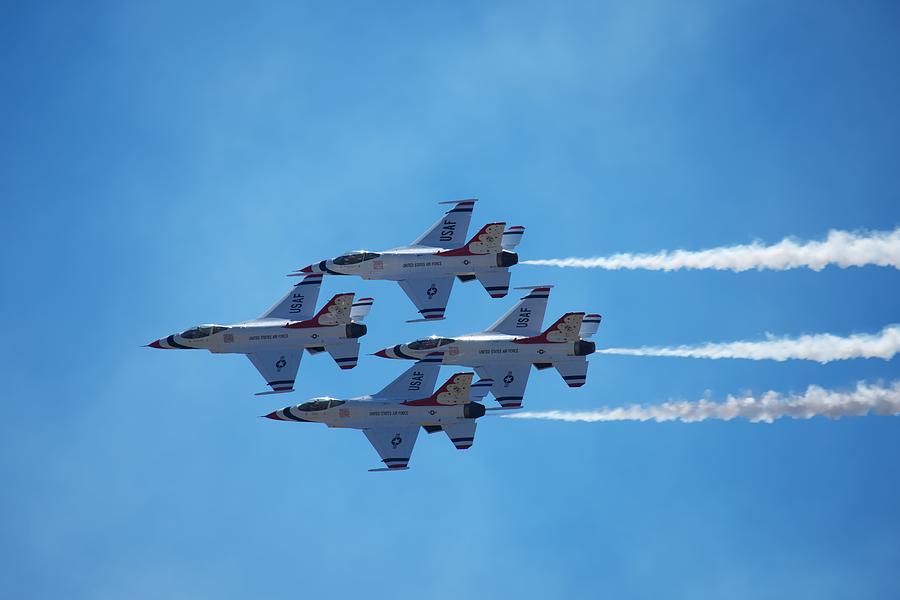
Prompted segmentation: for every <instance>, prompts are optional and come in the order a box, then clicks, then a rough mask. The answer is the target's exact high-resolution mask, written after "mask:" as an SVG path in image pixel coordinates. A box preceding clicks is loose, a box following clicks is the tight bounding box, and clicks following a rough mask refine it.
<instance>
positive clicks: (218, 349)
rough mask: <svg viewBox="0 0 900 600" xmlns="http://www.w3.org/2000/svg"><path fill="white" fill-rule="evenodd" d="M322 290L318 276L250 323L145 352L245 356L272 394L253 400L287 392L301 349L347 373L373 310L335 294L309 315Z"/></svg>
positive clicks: (210, 329)
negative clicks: (323, 356) (326, 355)
mask: <svg viewBox="0 0 900 600" xmlns="http://www.w3.org/2000/svg"><path fill="white" fill-rule="evenodd" d="M321 286H322V275H319V274H316V275H308V276H306V277H304V278H303V280H302V281H301V282H300V283H298V284H296V285H295V286H294V287H292V288H291V290H290V291H289V292H288V293H287V294H285V296H284V297H283V298H282V299H281V300H279V301H278V302H277V303H275V305H274V306H273V307H272V308H270V309H269V310H267V311H266V312H264V313H263V314H261V315H260V316H259V317H257V318H256V319H253V320H252V321H244V322H242V323H236V324H234V325H213V324H209V325H198V326H197V327H192V328H190V329H188V330H187V331H184V332H182V333H176V334H172V335H170V336H168V337H165V338H160V339H158V340H156V341H153V342H151V343H149V344H147V346H149V347H150V348H160V349H165V350H169V349H176V348H178V349H183V350H191V349H206V350H209V351H210V352H212V353H214V354H246V355H247V358H249V359H250V362H252V363H253V366H254V367H256V368H257V370H258V371H259V372H260V374H261V375H262V376H263V377H264V378H265V380H266V383H267V384H268V385H269V387H271V388H272V389H271V390H269V391H266V392H259V393H258V394H256V395H257V396H263V395H266V394H278V393H284V392H292V391H294V379H295V377H296V375H297V368H298V367H299V366H300V359H301V358H303V349H304V348H305V349H306V350H307V351H308V352H309V353H310V354H316V353H318V352H328V353H329V354H331V356H332V358H334V360H335V362H336V363H337V364H338V366H339V367H340V368H341V369H352V368H353V367H355V366H356V362H357V360H358V357H359V338H361V337H362V336H364V335H365V334H366V326H365V325H364V324H363V323H362V322H361V321H362V320H363V319H364V318H365V317H366V315H367V314H369V310H371V308H372V302H373V300H372V298H360V299H359V300H357V301H356V302H354V301H353V296H354V294H337V295H336V296H335V297H334V298H332V299H331V300H329V301H328V303H327V304H326V305H325V306H323V307H322V309H321V310H320V311H319V312H317V313H315V314H313V313H314V311H315V308H316V301H317V300H318V298H319V288H320V287H321Z"/></svg>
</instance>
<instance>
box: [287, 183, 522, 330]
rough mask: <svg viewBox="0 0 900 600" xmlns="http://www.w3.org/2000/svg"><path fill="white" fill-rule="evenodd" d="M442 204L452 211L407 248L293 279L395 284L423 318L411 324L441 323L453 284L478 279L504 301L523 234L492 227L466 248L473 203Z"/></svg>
mask: <svg viewBox="0 0 900 600" xmlns="http://www.w3.org/2000/svg"><path fill="white" fill-rule="evenodd" d="M441 204H452V205H453V207H452V208H451V209H450V210H448V211H447V212H446V213H445V214H444V216H443V217H441V218H440V219H438V221H437V223H435V224H434V225H433V226H432V227H431V228H430V229H428V231H426V232H425V233H423V234H422V235H420V236H419V237H418V238H416V240H415V241H413V242H412V244H410V245H409V246H401V247H399V248H393V249H391V250H384V251H382V252H368V251H366V250H359V251H357V252H350V253H349V254H342V255H341V256H338V257H337V258H332V259H327V260H323V261H320V262H318V263H315V264H311V265H309V266H307V267H303V268H302V269H299V270H298V271H295V272H294V273H292V275H303V274H306V273H329V274H331V275H359V276H360V277H362V278H363V279H387V280H391V281H396V282H397V283H399V284H400V287H401V288H403V291H404V292H406V295H407V296H409V299H410V300H412V302H413V304H415V305H416V308H417V309H418V310H419V314H420V315H421V316H422V318H421V319H413V320H411V321H408V322H409V323H414V322H417V321H432V320H440V319H443V318H444V311H445V310H446V308H447V301H448V300H449V298H450V290H451V288H452V287H453V280H454V278H458V279H459V280H460V281H463V282H466V281H472V280H473V279H477V280H478V281H480V282H481V285H483V286H484V289H485V290H486V291H487V293H488V294H490V296H491V298H503V297H504V296H506V293H507V292H508V291H509V267H511V266H513V265H515V264H516V263H517V262H518V261H519V256H518V255H517V254H516V253H515V252H513V251H512V250H513V248H515V247H516V246H518V245H519V242H520V241H521V240H522V234H523V233H525V228H524V227H521V226H515V227H508V228H506V223H488V224H487V225H485V226H484V227H482V228H481V229H480V230H479V231H478V233H476V234H475V235H474V236H472V239H470V240H469V241H468V242H466V243H465V244H463V240H465V239H466V232H467V231H468V230H469V221H470V220H471V219H472V209H473V207H474V206H475V200H458V201H457V200H454V201H450V202H441ZM504 228H505V229H504Z"/></svg>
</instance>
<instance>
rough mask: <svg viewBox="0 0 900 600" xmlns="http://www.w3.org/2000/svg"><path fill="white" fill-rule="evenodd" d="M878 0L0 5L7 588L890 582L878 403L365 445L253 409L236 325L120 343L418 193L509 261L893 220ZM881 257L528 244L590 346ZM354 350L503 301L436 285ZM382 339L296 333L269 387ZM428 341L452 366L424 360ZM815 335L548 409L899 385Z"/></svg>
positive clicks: (669, 337) (556, 308)
mask: <svg viewBox="0 0 900 600" xmlns="http://www.w3.org/2000/svg"><path fill="white" fill-rule="evenodd" d="M898 26H900V14H898V10H897V7H896V5H895V4H894V3H890V2H866V3H854V2H843V3H840V2H827V3H822V2H794V3H789V6H785V4H784V3H781V2H709V3H707V2H685V3H677V4H676V3H667V2H622V3H600V2H587V3H534V2H515V3H513V2H508V3H480V2H456V3H452V5H447V4H446V3H429V2H422V3H415V4H414V5H413V4H407V3H391V2H388V3H381V4H379V5H377V6H376V5H374V4H369V5H366V4H363V3H349V4H346V5H344V6H326V5H323V4H300V3H283V4H281V3H269V4H267V5H266V6H265V7H252V8H251V7H248V6H247V5H245V4H241V3H221V2H216V3H207V4H204V3H189V4H184V3H176V2H161V3H150V4H148V3H135V4H128V3H124V2H122V3H109V4H99V3H78V4H65V3H60V4H59V5H54V4H53V3H18V4H16V3H5V4H3V5H2V6H0V75H2V85H3V93H2V94H0V199H2V203H3V219H2V220H0V232H2V234H3V238H4V240H5V242H6V245H5V250H4V252H2V253H0V261H2V262H0V266H2V268H3V272H4V273H5V275H6V276H5V277H4V278H3V284H2V285H3V294H2V298H0V302H2V309H3V313H4V315H6V318H5V319H4V328H5V330H6V331H7V339H6V343H4V344H2V345H0V359H2V364H4V365H5V367H4V373H5V379H6V385H5V394H4V395H5V401H4V403H3V406H4V411H3V418H2V419H0V480H2V481H3V493H2V494H0V580H2V581H3V586H4V593H5V594H8V595H9V596H10V597H35V598H58V597H60V596H65V597H67V598H121V597H123V596H124V597H130V598H159V597H167V598H240V597H247V596H256V597H270V598H279V597H296V596H297V595H302V596H310V597H312V596H314V595H323V594H327V595H329V596H337V595H347V596H349V595H351V594H352V595H355V596H359V595H364V596H367V597H376V598H380V597H398V596H399V597H409V596H412V595H413V594H415V595H417V596H424V597H433V598H458V597H460V596H466V597H497V596H499V595H501V594H503V595H514V596H515V597H519V598H546V597H548V596H549V597H558V596H562V595H566V596H569V597H576V598H578V597H582V598H588V597H589V598H593V597H598V596H609V597H618V598H658V597H661V596H664V597H668V598H691V599H696V598H722V597H728V598H754V599H758V598H786V597H787V598H791V597H816V598H850V597H852V598H886V597H896V596H898V595H900V583H898V582H900V579H898V578H897V576H896V573H897V565H898V561H900V546H898V544H897V539H898V537H900V511H898V509H897V498H898V493H900V481H898V478H897V470H896V464H895V463H896V457H897V456H900V435H898V434H900V422H898V421H897V420H896V419H894V418H876V417H869V418H859V419H848V420H843V421H836V422H833V421H827V420H824V419H814V420H811V421H802V422H798V421H790V420H784V421H779V422H776V423H774V424H772V425H762V424H750V423H746V422H737V421H735V422H728V423H723V422H705V423H699V424H680V423H666V424H654V423H609V424H566V423H549V422H537V421H516V422H513V421H506V420H501V419H484V420H483V421H482V423H481V425H480V427H479V431H478V438H477V440H476V444H475V446H474V447H473V448H472V449H471V450H469V451H467V452H458V451H456V450H455V449H453V447H452V446H451V445H450V443H449V442H448V441H447V440H446V439H443V438H441V437H438V436H424V437H420V440H419V443H418V445H417V448H416V452H415V454H414V455H413V460H412V467H413V468H412V470H410V471H408V472H404V473H399V474H391V475H387V476H384V475H375V474H371V473H368V472H367V471H366V469H367V468H369V467H372V466H376V465H377V456H376V455H375V453H374V452H373V451H372V449H371V448H370V447H369V445H368V443H367V442H366V440H365V438H364V437H363V436H362V435H361V434H359V433H358V432H353V431H333V430H332V431H330V430H326V429H325V428H324V427H319V426H309V427H305V426H301V425H299V424H298V425H296V426H294V425H293V424H286V423H274V422H271V421H268V420H264V419H258V418H257V416H258V415H261V414H265V413H266V412H269V411H270V410H272V409H274V408H279V407H281V406H282V405H284V404H285V403H286V402H285V401H284V400H285V398H284V397H280V398H278V397H276V398H271V397H269V398H257V397H254V396H253V392H256V391H259V390H260V389H261V381H260V380H259V377H258V375H257V374H256V373H255V371H254V370H253V368H252V367H251V365H250V364H249V362H248V361H246V360H245V359H244V358H243V357H239V356H211V355H209V354H207V353H200V352H197V353H188V352H184V353H176V352H159V351H154V350H149V349H146V348H142V347H141V346H142V345H143V344H145V343H147V342H149V341H151V340H153V339H155V338H157V337H159V336H161V335H165V334H168V333H171V332H172V331H176V330H180V329H183V328H186V327H188V326H191V325H194V324H196V323H198V322H226V323H227V322H232V321H237V320H241V319H245V318H249V317H252V316H254V315H256V314H258V313H259V312H261V311H262V310H263V309H265V308H266V307H268V306H269V305H270V304H271V303H272V302H273V301H274V300H275V299H276V298H278V297H279V296H280V295H281V294H283V293H284V291H285V290H286V288H287V286H289V285H290V280H288V279H285V278H284V277H283V275H284V274H285V273H287V272H289V271H291V270H293V269H295V268H298V267H302V266H303V265H306V264H308V263H309V262H310V261H311V260H315V259H319V258H323V257H325V256H332V255H335V254H337V253H340V252H342V251H344V250H348V249H356V248H361V247H367V248H369V249H379V248H383V247H389V246H393V245H398V244H401V243H405V242H407V241H410V240H412V239H413V238H414V237H415V236H417V235H418V234H419V233H420V232H421V231H422V230H424V229H425V228H426V227H427V226H428V225H430V224H431V223H432V222H433V221H434V219H435V218H436V215H437V213H438V211H439V208H438V207H437V206H436V204H435V203H436V202H437V201H440V200H447V199H454V198H465V197H472V196H475V197H478V198H480V199H481V200H480V202H479V204H478V206H477V207H476V212H475V221H474V222H473V226H474V225H476V224H480V223H485V222H488V221H491V220H506V221H508V222H510V223H515V224H522V225H525V226H526V227H527V232H526V234H525V239H524V241H523V243H522V245H521V246H520V248H519V250H520V255H521V256H522V258H523V259H524V258H548V257H561V256H570V255H575V256H590V255H595V254H606V253H612V252H618V251H656V250H660V249H666V248H669V249H671V248H679V247H684V248H696V249H700V248H705V247H710V246H717V245H723V244H732V243H744V242H749V241H751V240H753V239H761V240H765V241H772V242H774V241H778V240H780V239H781V238H782V237H784V236H785V235H795V236H797V237H798V238H818V237H821V236H823V235H824V234H825V233H826V231H827V230H828V229H829V228H841V229H857V228H868V229H881V230H888V229H893V228H894V227H895V226H896V225H897V224H898V222H900V183H898V180H897V172H898V168H900V164H898V156H900V148H898V141H897V140H898V139H900V111H898V110H897V107H898V106H900V77H898V69H897V66H898V61H900V37H898V36H897V30H898ZM898 281H900V280H898V276H897V272H896V271H895V270H893V269H879V268H872V267H866V268H858V269H847V270H840V269H835V268H828V269H826V270H824V271H823V272H821V273H813V272H811V271H792V272H784V273H779V272H747V273H741V274H734V273H708V272H683V273H652V272H601V271H581V270H561V269H553V268H547V267H534V266H525V265H522V266H519V267H516V268H515V270H514V273H513V283H514V284H516V285H526V284H543V283H552V284H554V285H555V286H556V287H555V288H554V290H553V294H552V296H551V301H550V306H549V308H548V319H549V318H551V317H553V316H557V315H558V314H561V313H562V312H565V311H567V310H591V311H599V312H601V313H602V314H603V315H604V322H603V326H602V329H601V332H600V335H599V336H598V342H599V343H600V344H601V345H608V346H635V345H642V344H654V345H666V344H678V343H700V342H704V341H730V340H737V339H747V338H760V337H762V336H763V335H764V333H765V332H771V333H774V334H778V335H799V334H802V333H816V332H831V333H836V334H845V335H846V334H850V333H854V332H875V331H878V330H880V329H881V328H882V327H883V326H884V325H887V324H890V323H895V322H897V321H898V313H897V308H898V306H897V297H898V292H900V285H898ZM342 291H356V292H358V293H360V294H365V295H372V296H374V297H375V298H376V304H375V307H374V310H373V312H372V315H371V317H370V321H369V326H370V334H369V335H368V336H367V337H366V338H364V340H363V342H364V350H366V351H370V352H374V351H375V350H377V349H378V348H381V347H384V346H385V345H388V344H391V343H396V342H400V341H406V340H410V339H413V338H415V337H418V336H420V335H427V334H432V333H435V334H444V335H453V334H457V333H461V332H466V331H472V330H475V329H478V328H480V327H481V326H482V325H486V324H488V323H490V322H491V321H492V320H493V319H494V318H495V317H496V316H497V315H499V314H501V313H502V312H503V311H504V310H506V308H507V307H508V306H509V305H510V303H511V302H512V301H513V299H512V298H508V299H506V300H491V299H490V298H489V297H488V296H487V295H486V294H485V293H484V291H483V290H481V289H480V288H478V287H477V286H475V285H474V284H470V285H458V286H457V289H456V290H455V291H454V295H453V297H452V299H451V304H450V308H449V311H448V315H449V318H448V319H447V320H446V321H444V322H441V323H438V324H406V323H404V320H405V319H407V318H410V317H411V316H412V315H411V313H412V312H413V310H412V305H411V304H409V303H408V301H407V300H406V299H405V298H404V297H403V296H402V293H401V292H400V290H399V288H397V287H396V286H394V285H391V284H388V283H383V282H362V281H359V280H356V279H326V283H325V285H324V288H323V291H322V294H323V296H327V295H329V294H333V293H337V292H342ZM403 366H404V365H403V364H401V363H398V362H391V361H386V360H381V359H377V358H374V357H368V358H366V359H364V360H362V361H361V363H360V365H359V366H358V367H357V368H356V369H354V370H353V371H350V372H341V371H339V370H338V369H337V367H336V366H335V365H334V364H333V363H332V362H331V361H330V360H329V359H327V357H322V356H319V357H307V358H306V360H304V364H303V365H302V367H301V371H300V376H301V378H300V382H299V384H298V391H297V392H296V393H295V394H294V395H293V396H292V397H291V398H290V401H297V402H299V401H302V400H303V399H305V398H308V397H311V396H315V395H321V394H332V395H336V396H342V395H343V396H352V395H358V394H363V393H368V392H371V391H375V390H377V389H380V388H381V387H382V386H383V385H384V383H385V382H386V381H389V380H390V379H392V378H393V377H394V376H395V375H396V374H398V373H399V372H400V371H401V370H402V369H403ZM449 373H450V371H449V370H445V374H447V375H449ZM897 374H898V369H897V359H894V360H892V361H888V362H885V361H881V360H853V361H845V362H839V363H832V364H828V365H819V364H816V363H807V362H793V363H775V362H765V361H762V362H750V361H738V360H736V361H714V362H713V361H701V360H690V359H671V358H640V357H627V356H596V357H594V358H593V359H592V366H591V369H590V372H589V379H588V384H587V385H586V386H585V387H583V388H581V389H578V390H570V389H568V388H565V387H564V385H563V383H562V381H561V380H560V379H559V377H558V376H557V375H556V374H555V373H553V372H540V373H534V374H533V375H532V378H531V382H530V385H529V389H528V394H527V397H526V401H527V405H528V406H529V407H530V408H534V409H554V408H558V409H569V408H572V409H581V408H592V407H598V406H617V405H624V404H630V403H633V402H638V403H657V402H662V401H665V400H668V399H697V398H700V397H702V396H703V395H704V394H706V393H709V394H711V395H712V397H713V398H722V397H724V396H726V395H727V394H729V393H736V392H740V391H743V390H753V391H756V392H762V391H765V390H770V389H773V390H779V391H792V390H793V391H802V390H803V389H805V388H806V387H807V386H808V385H809V384H818V385H822V386H824V387H844V388H849V387H852V386H853V385H854V384H855V382H856V381H858V380H869V381H876V380H878V379H882V380H885V381H890V380H893V379H894V378H896V376H897Z"/></svg>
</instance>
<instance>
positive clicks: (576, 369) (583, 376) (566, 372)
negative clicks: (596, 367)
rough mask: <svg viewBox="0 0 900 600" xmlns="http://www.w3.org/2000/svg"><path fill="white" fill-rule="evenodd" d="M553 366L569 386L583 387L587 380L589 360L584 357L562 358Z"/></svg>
mask: <svg viewBox="0 0 900 600" xmlns="http://www.w3.org/2000/svg"><path fill="white" fill-rule="evenodd" d="M553 366H554V367H556V370H557V371H559V374H560V375H562V378H563V381H565V382H566V385H568V386H569V387H573V388H574V387H581V386H583V385H584V382H585V381H586V380H587V369H588V361H587V359H586V358H584V357H581V358H575V359H572V360H561V361H558V362H555V363H553Z"/></svg>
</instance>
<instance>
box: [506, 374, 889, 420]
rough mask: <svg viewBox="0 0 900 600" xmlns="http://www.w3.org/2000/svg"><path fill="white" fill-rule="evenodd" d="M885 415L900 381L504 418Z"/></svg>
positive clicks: (635, 418)
mask: <svg viewBox="0 0 900 600" xmlns="http://www.w3.org/2000/svg"><path fill="white" fill-rule="evenodd" d="M870 413H871V414H875V415H881V416H897V415H900V381H894V382H893V383H891V385H890V387H883V386H882V385H880V384H872V385H869V384H867V383H865V382H860V383H857V384H856V389H855V390H852V391H849V392H838V391H833V390H826V389H823V388H821V387H819V386H816V385H811V386H809V387H808V388H807V389H806V391H805V392H804V393H802V394H781V393H779V392H772V391H770V392H766V393H765V394H763V395H762V396H761V397H759V398H756V397H754V396H749V395H748V396H728V398H726V400H725V402H722V403H717V402H710V401H709V400H700V401H698V402H686V401H681V402H666V403H664V404H658V405H653V406H642V405H637V404H632V405H630V406H624V407H621V408H601V409H598V410H588V411H560V410H550V411H543V412H517V413H513V414H509V415H502V416H503V418H506V419H544V420H550V421H566V422H570V423H573V422H578V421H582V422H588V423H594V422H598V421H656V422H663V421H681V422H684V423H696V422H699V421H706V420H708V419H721V420H723V421H730V420H731V419H737V418H743V419H747V420H748V421H751V422H753V423H760V422H762V423H771V422H773V421H774V420H775V419H780V418H783V417H791V418H794V419H811V418H812V417H816V416H822V417H828V418H829V419H839V418H841V417H861V416H865V415H868V414H870Z"/></svg>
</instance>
